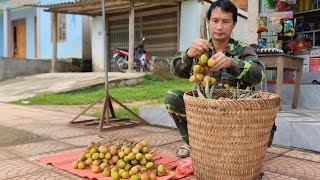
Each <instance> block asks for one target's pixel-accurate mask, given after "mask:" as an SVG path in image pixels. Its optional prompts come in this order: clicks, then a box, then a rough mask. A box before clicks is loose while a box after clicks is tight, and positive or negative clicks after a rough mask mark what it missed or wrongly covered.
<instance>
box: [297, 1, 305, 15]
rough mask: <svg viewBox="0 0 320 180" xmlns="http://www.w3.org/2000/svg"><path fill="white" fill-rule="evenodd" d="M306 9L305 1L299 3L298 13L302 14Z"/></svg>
mask: <svg viewBox="0 0 320 180" xmlns="http://www.w3.org/2000/svg"><path fill="white" fill-rule="evenodd" d="M303 7H304V0H299V1H298V12H302V11H303Z"/></svg>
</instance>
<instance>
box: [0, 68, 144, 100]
mask: <svg viewBox="0 0 320 180" xmlns="http://www.w3.org/2000/svg"><path fill="white" fill-rule="evenodd" d="M144 75H145V73H121V72H109V73H108V76H109V78H108V82H109V83H110V84H111V85H115V84H119V83H121V84H131V83H135V82H136V81H138V80H139V79H141V78H142V77H144ZM104 82H105V74H104V72H98V73H94V72H90V73H44V74H36V75H31V76H21V77H17V78H14V79H9V80H6V81H1V82H0V102H10V101H15V100H19V99H22V98H27V97H32V96H34V95H36V94H40V93H48V92H52V93H60V92H68V91H74V90H79V89H82V88H88V87H92V86H99V85H102V86H103V85H104Z"/></svg>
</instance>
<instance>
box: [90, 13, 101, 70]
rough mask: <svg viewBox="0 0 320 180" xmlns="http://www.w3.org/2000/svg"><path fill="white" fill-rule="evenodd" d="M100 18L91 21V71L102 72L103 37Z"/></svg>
mask: <svg viewBox="0 0 320 180" xmlns="http://www.w3.org/2000/svg"><path fill="white" fill-rule="evenodd" d="M102 27H103V26H102V17H95V18H93V20H92V31H91V37H92V44H91V47H92V71H93V72H103V71H104V62H103V47H104V46H103V36H102Z"/></svg>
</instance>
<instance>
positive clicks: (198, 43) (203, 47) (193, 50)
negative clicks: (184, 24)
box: [187, 39, 210, 58]
mask: <svg viewBox="0 0 320 180" xmlns="http://www.w3.org/2000/svg"><path fill="white" fill-rule="evenodd" d="M209 47H210V43H209V41H208V40H205V39H197V40H195V41H193V43H192V45H191V47H190V49H189V50H188V51H187V55H188V56H189V57H191V58H193V57H196V56H200V55H201V54H203V53H205V52H207V51H209Z"/></svg>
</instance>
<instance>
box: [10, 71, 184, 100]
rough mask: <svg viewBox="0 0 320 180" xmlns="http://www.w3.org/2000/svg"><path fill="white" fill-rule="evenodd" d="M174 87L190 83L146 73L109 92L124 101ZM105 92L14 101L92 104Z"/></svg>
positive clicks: (150, 96)
mask: <svg viewBox="0 0 320 180" xmlns="http://www.w3.org/2000/svg"><path fill="white" fill-rule="evenodd" d="M172 89H179V90H188V89H190V84H189V82H188V80H186V79H182V78H174V77H172V76H171V75H167V77H166V76H165V75H159V74H156V75H146V79H145V80H144V81H142V82H140V83H138V84H136V85H133V86H124V87H112V88H110V90H109V94H110V95H112V96H113V97H115V98H116V99H117V100H119V101H120V102H123V103H128V102H133V101H141V100H148V99H149V100H150V99H163V98H164V96H165V94H166V92H167V91H169V90H172ZM104 93H105V90H104V88H100V89H87V90H81V91H77V92H71V93H58V94H53V93H46V94H41V95H37V96H34V97H31V98H26V99H21V100H18V101H15V102H12V103H15V104H23V103H22V102H23V101H28V102H29V104H39V105H40V104H41V105H80V104H90V103H93V102H94V101H96V100H97V99H98V98H99V97H102V96H103V95H104Z"/></svg>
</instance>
